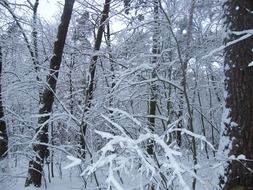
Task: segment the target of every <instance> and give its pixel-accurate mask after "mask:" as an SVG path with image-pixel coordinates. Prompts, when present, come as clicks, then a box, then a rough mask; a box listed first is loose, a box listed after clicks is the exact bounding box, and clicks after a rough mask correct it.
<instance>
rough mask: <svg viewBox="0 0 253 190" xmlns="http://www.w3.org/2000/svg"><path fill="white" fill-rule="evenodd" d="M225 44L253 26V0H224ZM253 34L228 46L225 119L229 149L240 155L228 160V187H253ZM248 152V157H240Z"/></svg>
mask: <svg viewBox="0 0 253 190" xmlns="http://www.w3.org/2000/svg"><path fill="white" fill-rule="evenodd" d="M223 7H224V14H225V27H226V28H227V34H228V35H227V37H226V38H225V39H224V42H225V44H227V43H228V42H231V41H233V40H236V39H238V38H240V37H242V36H243V35H245V34H239V35H236V34H235V33H233V32H232V31H237V32H238V31H245V30H250V29H251V30H252V28H253V14H252V11H253V1H252V0H241V1H235V0H227V1H226V2H225V3H224V6H223ZM252 49H253V36H252V35H251V36H250V37H248V38H246V39H244V40H241V41H239V42H238V43H235V44H233V45H230V46H228V47H227V48H226V49H225V59H224V62H225V64H224V68H225V77H226V78H225V89H226V91H227V97H226V109H225V110H226V111H227V112H228V114H227V116H226V117H227V118H226V119H225V120H224V127H225V129H224V133H223V135H224V137H223V138H224V139H225V138H226V139H228V144H227V145H226V146H225V150H224V151H225V152H228V156H233V157H235V158H237V157H238V156H240V155H243V156H240V157H239V158H238V159H239V160H238V159H234V160H230V161H228V165H227V167H226V168H225V176H223V177H222V178H221V181H220V185H221V186H222V188H223V189H224V190H231V189H240V190H249V189H253V173H252V170H253V162H252V160H253V99H252V97H253V85H252V84H253V67H250V66H249V64H250V63H252V61H253V52H252ZM244 156H245V158H246V159H247V160H245V159H240V158H243V157H244Z"/></svg>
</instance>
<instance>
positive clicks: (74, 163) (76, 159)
mask: <svg viewBox="0 0 253 190" xmlns="http://www.w3.org/2000/svg"><path fill="white" fill-rule="evenodd" d="M67 158H68V159H69V160H71V161H72V163H71V164H69V165H67V166H65V167H63V169H69V168H72V167H74V166H79V165H80V164H81V159H79V158H75V157H73V156H67Z"/></svg>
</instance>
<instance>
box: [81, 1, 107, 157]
mask: <svg viewBox="0 0 253 190" xmlns="http://www.w3.org/2000/svg"><path fill="white" fill-rule="evenodd" d="M110 3H111V0H105V4H104V8H103V12H102V17H101V20H100V24H99V27H98V31H97V36H96V41H95V45H94V51H99V49H100V46H101V43H102V37H103V33H104V31H105V22H106V21H107V19H108V15H109V11H110ZM97 60H98V55H97V54H96V53H95V55H94V56H92V57H91V61H90V66H89V74H90V80H89V84H88V88H87V91H86V95H85V98H86V99H85V109H84V113H83V114H84V115H85V114H87V113H88V111H89V109H90V108H91V101H92V99H93V95H94V89H95V88H94V87H95V79H96V78H95V74H96V66H97ZM86 129H87V123H86V122H85V121H84V120H83V123H81V128H80V132H81V138H80V139H81V142H80V144H81V149H82V151H85V149H86V148H85V147H86V146H85V143H86V142H85V135H86ZM81 156H82V157H85V152H83V153H81Z"/></svg>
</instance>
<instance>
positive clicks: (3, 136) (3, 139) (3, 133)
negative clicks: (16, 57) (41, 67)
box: [0, 46, 8, 158]
mask: <svg viewBox="0 0 253 190" xmlns="http://www.w3.org/2000/svg"><path fill="white" fill-rule="evenodd" d="M2 56H3V54H2V46H0V158H3V157H5V156H6V155H7V150H8V135H7V129H6V123H5V121H4V109H3V100H2V67H3V57H2Z"/></svg>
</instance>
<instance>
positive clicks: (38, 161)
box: [25, 0, 74, 187]
mask: <svg viewBox="0 0 253 190" xmlns="http://www.w3.org/2000/svg"><path fill="white" fill-rule="evenodd" d="M73 5H74V0H65V5H64V10H63V13H62V16H61V23H60V25H59V27H58V33H57V40H56V41H55V43H54V50H53V57H52V59H51V60H50V73H49V75H48V76H47V84H48V86H47V88H46V89H44V92H43V94H42V99H41V102H40V104H41V105H40V110H39V114H41V115H42V116H41V117H39V120H38V124H39V127H38V128H37V130H36V132H37V133H36V134H37V141H38V142H37V143H36V144H35V145H34V147H33V150H34V151H35V152H36V158H35V160H31V161H30V162H29V170H28V176H27V179H26V183H25V186H29V185H30V184H33V185H34V186H35V187H40V186H41V177H42V171H43V170H42V168H43V163H44V161H45V160H46V159H47V157H48V149H47V145H46V144H47V143H48V124H49V118H50V113H51V111H52V106H53V102H54V94H55V93H56V84H57V79H58V74H59V69H60V66H61V60H62V54H63V48H64V44H65V39H66V36H67V31H68V26H69V22H70V18H71V14H72V9H73Z"/></svg>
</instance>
